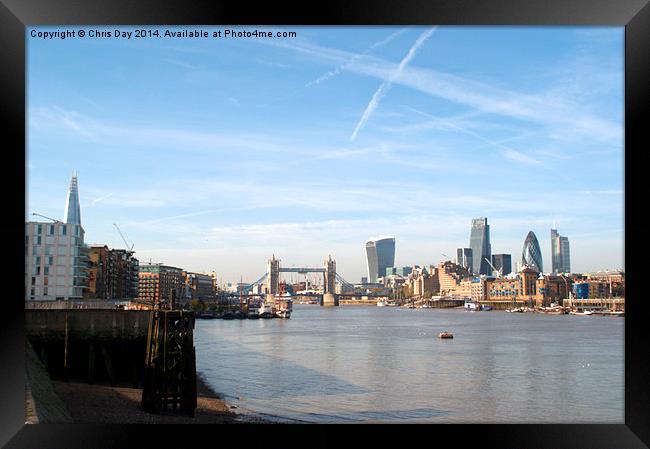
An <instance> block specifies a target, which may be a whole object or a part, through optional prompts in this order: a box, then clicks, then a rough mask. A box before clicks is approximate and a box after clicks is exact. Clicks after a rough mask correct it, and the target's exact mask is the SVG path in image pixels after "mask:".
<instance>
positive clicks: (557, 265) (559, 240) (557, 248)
mask: <svg viewBox="0 0 650 449" xmlns="http://www.w3.org/2000/svg"><path fill="white" fill-rule="evenodd" d="M551 265H552V267H551V268H552V270H553V273H570V272H571V260H570V257H569V239H568V238H567V237H564V236H561V235H560V234H559V233H558V232H557V229H551Z"/></svg>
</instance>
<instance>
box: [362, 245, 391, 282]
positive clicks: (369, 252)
mask: <svg viewBox="0 0 650 449" xmlns="http://www.w3.org/2000/svg"><path fill="white" fill-rule="evenodd" d="M366 261H367V263H368V282H369V283H371V284H374V283H376V282H377V279H378V278H379V277H380V276H384V274H385V273H386V268H388V267H393V266H395V238H394V237H383V238H377V239H370V240H368V241H367V242H366Z"/></svg>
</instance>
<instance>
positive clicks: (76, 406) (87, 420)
mask: <svg viewBox="0 0 650 449" xmlns="http://www.w3.org/2000/svg"><path fill="white" fill-rule="evenodd" d="M52 384H53V385H54V389H55V391H56V394H57V395H58V396H59V398H61V400H62V402H63V403H64V405H65V407H66V408H67V410H68V411H69V414H70V416H71V417H72V422H74V423H80V424H244V423H258V424H265V423H270V422H267V421H265V420H263V419H259V418H255V417H250V416H240V415H238V414H236V413H235V412H233V410H232V408H231V407H230V405H228V404H227V403H226V402H225V401H224V400H223V399H221V398H220V396H219V394H218V393H216V392H214V391H213V390H212V389H211V388H210V387H209V386H208V385H207V384H206V383H205V382H204V381H203V379H201V378H200V377H197V396H198V397H197V406H196V410H195V413H194V417H193V418H192V417H189V416H183V415H177V414H171V413H168V414H161V415H155V414H150V413H146V412H144V411H143V410H142V408H141V406H140V400H141V398H142V389H140V388H125V387H111V386H106V385H88V384H85V383H73V382H61V381H54V382H52Z"/></svg>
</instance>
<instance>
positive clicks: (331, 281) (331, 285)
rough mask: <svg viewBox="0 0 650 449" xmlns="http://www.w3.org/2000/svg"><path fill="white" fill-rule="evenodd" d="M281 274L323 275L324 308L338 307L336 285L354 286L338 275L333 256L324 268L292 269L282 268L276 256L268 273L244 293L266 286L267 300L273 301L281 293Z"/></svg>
mask: <svg viewBox="0 0 650 449" xmlns="http://www.w3.org/2000/svg"><path fill="white" fill-rule="evenodd" d="M280 273H300V274H306V273H323V286H324V288H323V301H322V303H321V304H322V305H323V306H338V305H339V301H338V296H337V294H336V283H337V282H338V283H339V284H342V285H343V286H345V287H351V286H352V284H350V283H349V282H347V281H346V280H345V279H343V278H342V277H341V276H339V275H338V274H337V273H336V261H335V260H334V259H332V256H331V255H330V256H327V258H326V259H325V260H324V261H323V266H322V267H291V268H285V267H281V266H280V259H276V257H275V255H273V256H271V258H270V259H269V260H268V261H267V264H266V273H265V274H264V275H263V276H262V277H260V278H259V279H258V280H257V281H255V282H253V283H251V284H249V285H247V286H246V287H245V288H244V290H243V291H244V292H245V293H248V292H250V291H251V290H252V288H253V286H255V285H264V286H265V290H266V298H267V300H268V301H273V300H274V299H275V295H277V294H278V293H279V291H280Z"/></svg>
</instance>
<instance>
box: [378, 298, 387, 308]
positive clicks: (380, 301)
mask: <svg viewBox="0 0 650 449" xmlns="http://www.w3.org/2000/svg"><path fill="white" fill-rule="evenodd" d="M385 306H386V303H385V302H384V301H382V300H381V299H380V300H379V301H377V307H385Z"/></svg>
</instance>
